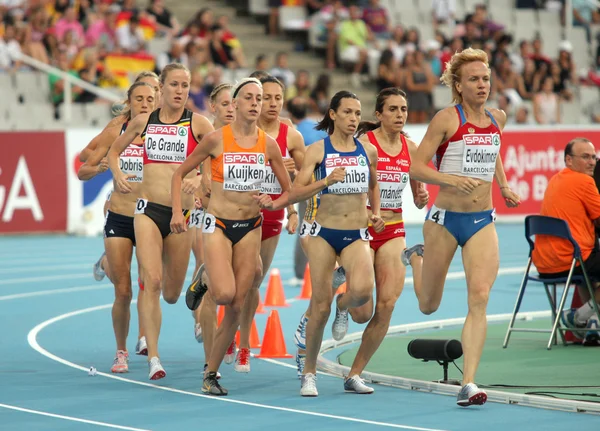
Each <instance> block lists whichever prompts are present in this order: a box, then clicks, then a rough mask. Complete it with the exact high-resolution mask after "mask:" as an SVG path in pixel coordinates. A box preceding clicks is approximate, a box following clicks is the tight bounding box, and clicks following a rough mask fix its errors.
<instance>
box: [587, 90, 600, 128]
mask: <svg viewBox="0 0 600 431" xmlns="http://www.w3.org/2000/svg"><path fill="white" fill-rule="evenodd" d="M591 91H596V92H597V91H598V90H591ZM587 109H588V112H589V113H590V119H591V121H592V123H596V124H598V123H600V94H599V95H598V98H597V99H596V101H595V102H593V103H592V104H591V105H590V106H589V107H588V108H587Z"/></svg>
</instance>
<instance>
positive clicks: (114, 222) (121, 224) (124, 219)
mask: <svg viewBox="0 0 600 431" xmlns="http://www.w3.org/2000/svg"><path fill="white" fill-rule="evenodd" d="M104 238H127V239H130V240H131V242H132V243H133V245H135V230H134V229H133V217H128V216H124V215H123V214H117V213H114V212H112V211H108V213H107V214H106V220H105V222H104Z"/></svg>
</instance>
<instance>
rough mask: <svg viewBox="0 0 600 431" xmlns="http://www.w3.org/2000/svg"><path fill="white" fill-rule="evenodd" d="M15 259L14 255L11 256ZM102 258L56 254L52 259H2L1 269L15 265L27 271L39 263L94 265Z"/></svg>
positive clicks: (27, 257)
mask: <svg viewBox="0 0 600 431" xmlns="http://www.w3.org/2000/svg"><path fill="white" fill-rule="evenodd" d="M11 257H14V255H11ZM99 258H100V254H97V255H94V256H90V255H85V254H78V255H73V256H67V255H63V254H54V255H53V256H52V257H42V258H38V257H35V256H26V257H22V258H17V259H4V258H2V257H0V267H2V268H4V267H10V268H12V267H13V266H14V265H19V264H20V268H23V269H27V268H31V266H32V265H37V264H39V263H65V261H69V262H71V263H73V262H81V263H84V262H89V265H92V264H93V263H94V262H96V261H97V260H98V259H99Z"/></svg>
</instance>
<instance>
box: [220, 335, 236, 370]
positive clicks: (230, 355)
mask: <svg viewBox="0 0 600 431" xmlns="http://www.w3.org/2000/svg"><path fill="white" fill-rule="evenodd" d="M233 361H235V340H233V341H232V342H231V344H230V345H229V348H228V349H227V352H225V357H224V358H223V362H225V363H226V364H233Z"/></svg>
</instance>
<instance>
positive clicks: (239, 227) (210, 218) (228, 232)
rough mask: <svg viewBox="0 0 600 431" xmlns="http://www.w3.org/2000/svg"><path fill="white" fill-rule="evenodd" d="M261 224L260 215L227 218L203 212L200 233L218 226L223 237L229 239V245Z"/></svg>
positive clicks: (213, 229) (235, 242) (210, 231)
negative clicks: (248, 217)
mask: <svg viewBox="0 0 600 431" xmlns="http://www.w3.org/2000/svg"><path fill="white" fill-rule="evenodd" d="M261 224H262V216H258V217H254V218H251V219H247V220H227V219H223V218H219V217H215V216H214V215H212V214H209V213H205V214H204V221H203V222H202V233H213V232H214V231H215V228H219V229H221V230H222V231H223V233H224V234H225V237H227V239H228V240H229V241H231V245H236V244H237V243H238V242H240V241H241V240H242V239H243V238H244V237H245V236H246V235H247V234H248V233H249V232H251V231H253V230H254V229H257V228H259V227H260V226H261Z"/></svg>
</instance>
